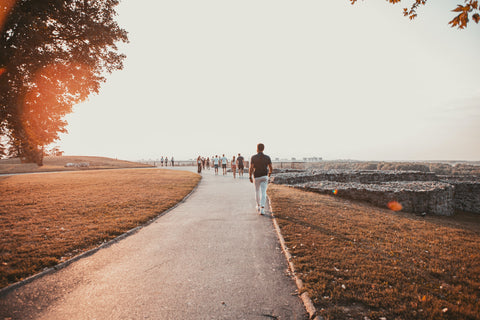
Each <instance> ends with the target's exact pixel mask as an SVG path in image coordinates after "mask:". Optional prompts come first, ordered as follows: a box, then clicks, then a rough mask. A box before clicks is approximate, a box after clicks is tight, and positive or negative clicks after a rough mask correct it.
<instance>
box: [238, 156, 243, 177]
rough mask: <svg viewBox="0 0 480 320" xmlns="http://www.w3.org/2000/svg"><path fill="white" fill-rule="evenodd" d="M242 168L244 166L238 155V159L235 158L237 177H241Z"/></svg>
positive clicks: (241, 158)
mask: <svg viewBox="0 0 480 320" xmlns="http://www.w3.org/2000/svg"><path fill="white" fill-rule="evenodd" d="M244 166H245V164H244V163H243V157H242V156H241V155H240V153H239V154H238V157H237V167H238V175H239V176H240V177H243V169H244Z"/></svg>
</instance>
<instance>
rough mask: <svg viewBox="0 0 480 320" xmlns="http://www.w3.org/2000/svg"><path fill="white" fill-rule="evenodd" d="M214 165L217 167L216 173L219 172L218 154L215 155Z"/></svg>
mask: <svg viewBox="0 0 480 320" xmlns="http://www.w3.org/2000/svg"><path fill="white" fill-rule="evenodd" d="M213 166H214V168H215V175H217V174H218V155H215V158H213Z"/></svg>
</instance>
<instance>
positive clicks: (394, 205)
mask: <svg viewBox="0 0 480 320" xmlns="http://www.w3.org/2000/svg"><path fill="white" fill-rule="evenodd" d="M388 208H389V209H390V210H393V211H400V210H402V208H403V207H402V205H401V204H400V203H398V202H397V201H390V202H389V203H388Z"/></svg>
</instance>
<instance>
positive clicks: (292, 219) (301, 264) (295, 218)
mask: <svg viewBox="0 0 480 320" xmlns="http://www.w3.org/2000/svg"><path fill="white" fill-rule="evenodd" d="M268 193H269V197H270V198H271V201H272V207H273V212H274V213H275V216H276V217H277V219H278V223H279V225H280V228H281V230H282V233H283V235H284V237H285V241H286V243H287V246H288V247H289V250H290V252H291V254H292V255H293V256H294V264H295V267H296V269H297V272H298V274H299V276H300V278H301V279H302V280H303V281H304V283H305V288H306V290H307V291H308V292H309V294H310V297H311V298H312V300H313V302H314V304H315V305H316V307H317V309H318V310H319V311H320V314H321V315H322V316H323V317H324V318H325V319H327V320H328V319H381V318H386V319H389V320H390V319H480V216H479V215H473V214H467V213H458V214H457V215H455V216H453V217H438V216H427V217H419V216H416V215H414V214H411V213H403V212H393V211H389V210H386V209H380V208H377V207H373V206H370V205H368V204H364V203H359V202H355V201H348V200H344V199H340V198H337V197H335V196H328V195H320V194H317V193H313V192H306V191H302V190H298V189H293V188H289V187H286V186H279V185H270V187H269V191H268ZM365 317H366V318H365Z"/></svg>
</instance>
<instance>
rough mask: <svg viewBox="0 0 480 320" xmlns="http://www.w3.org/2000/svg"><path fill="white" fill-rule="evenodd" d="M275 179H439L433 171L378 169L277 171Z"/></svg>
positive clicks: (390, 180) (298, 181) (380, 180)
mask: <svg viewBox="0 0 480 320" xmlns="http://www.w3.org/2000/svg"><path fill="white" fill-rule="evenodd" d="M275 181H276V183H279V184H297V183H306V182H310V181H337V182H358V183H365V184H368V183H372V184H375V183H382V182H395V181H438V177H437V176H436V175H435V174H434V173H433V172H421V171H377V170H360V171H357V170H327V171H323V170H307V171H303V172H291V171H289V170H287V171H283V172H282V171H280V170H279V171H277V173H276V174H275Z"/></svg>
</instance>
